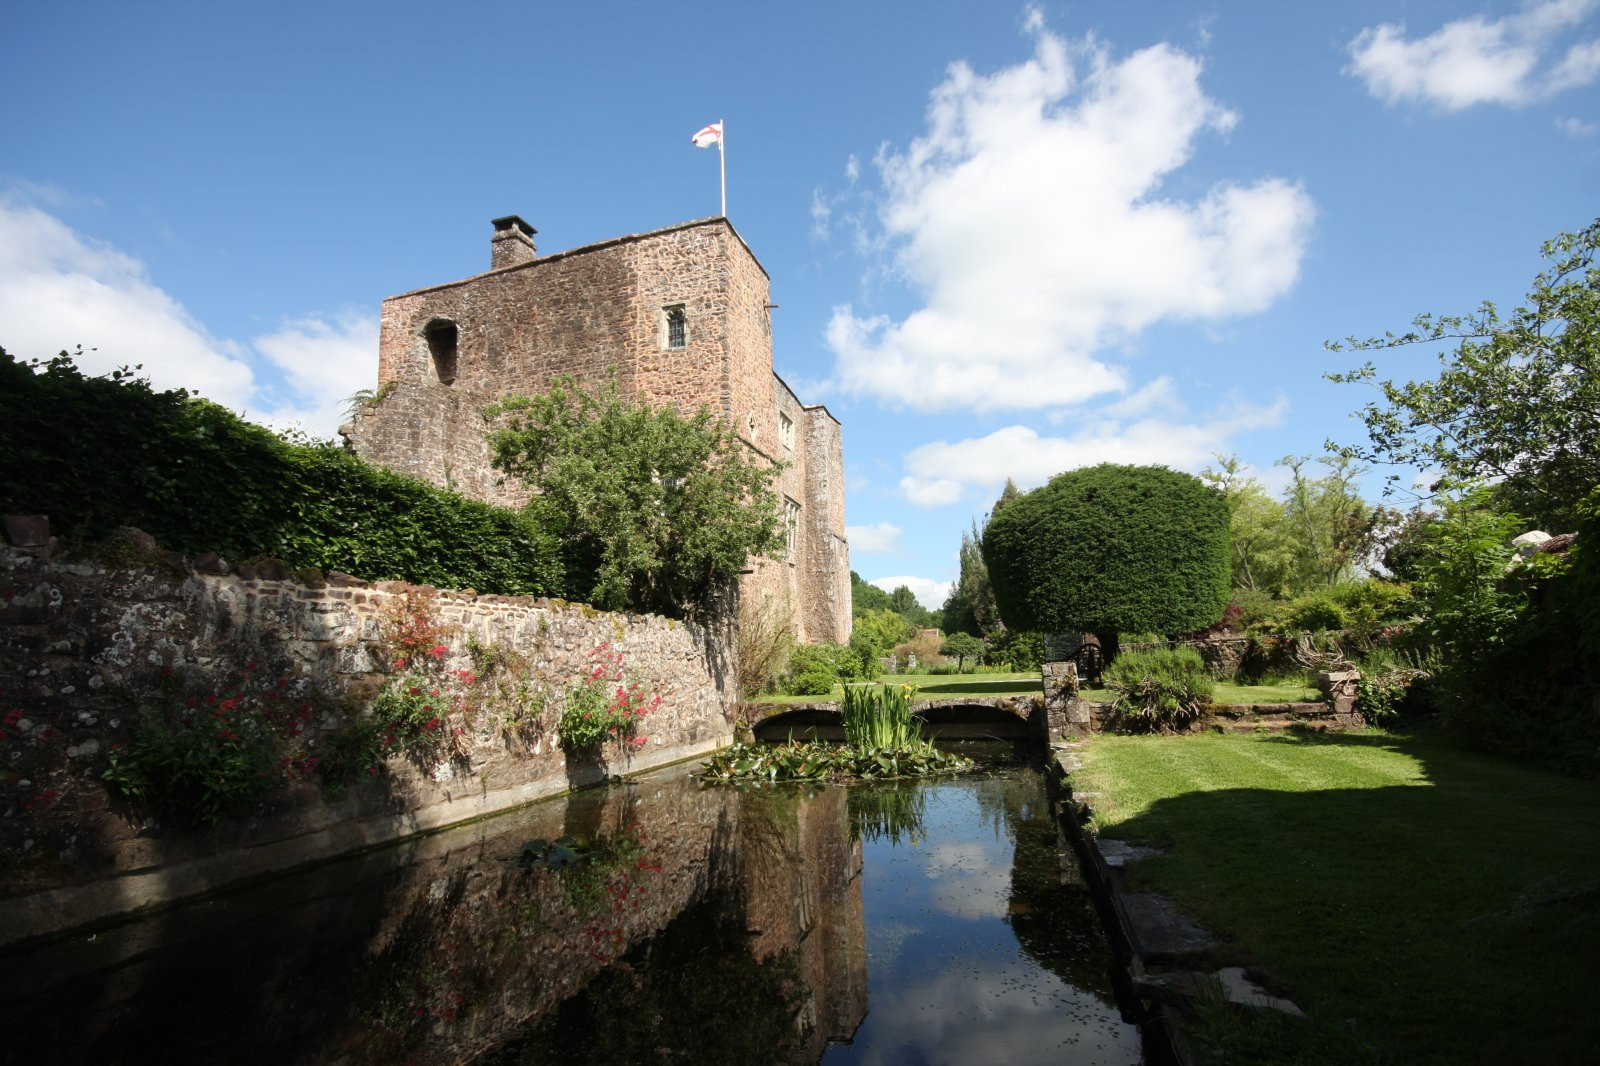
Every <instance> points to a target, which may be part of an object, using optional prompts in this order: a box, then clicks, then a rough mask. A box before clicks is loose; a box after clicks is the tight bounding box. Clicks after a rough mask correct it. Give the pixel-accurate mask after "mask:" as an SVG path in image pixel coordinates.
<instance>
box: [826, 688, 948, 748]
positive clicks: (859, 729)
mask: <svg viewBox="0 0 1600 1066" xmlns="http://www.w3.org/2000/svg"><path fill="white" fill-rule="evenodd" d="M916 695H917V690H916V687H915V686H914V685H846V686H845V689H844V702H843V704H842V707H841V718H842V720H843V725H844V735H845V738H846V739H847V740H848V741H849V742H850V746H851V747H853V748H860V749H862V750H865V751H873V750H889V751H897V750H901V749H909V748H916V747H919V746H921V745H924V744H927V743H928V741H927V740H926V739H924V738H923V735H922V723H921V722H920V721H918V720H917V719H916V718H914V717H912V714H911V701H912V700H914V699H915V698H916Z"/></svg>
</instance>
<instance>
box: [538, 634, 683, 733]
mask: <svg viewBox="0 0 1600 1066" xmlns="http://www.w3.org/2000/svg"><path fill="white" fill-rule="evenodd" d="M659 706H661V696H660V694H658V693H652V692H650V691H649V690H648V689H646V688H645V687H644V685H643V684H641V683H640V682H638V681H625V680H624V677H623V670H622V652H620V651H614V650H612V648H611V642H610V641H606V642H605V643H603V644H601V645H600V646H599V647H597V648H595V649H594V651H592V652H590V653H589V672H588V675H587V676H585V677H584V679H583V680H582V681H581V682H579V683H578V684H577V685H574V686H573V687H572V688H570V689H568V690H567V703H566V706H565V707H564V708H563V709H562V711H561V724H560V725H558V726H557V727H556V731H557V732H558V733H560V735H561V743H562V745H563V746H564V747H565V748H566V749H567V750H568V751H587V750H592V749H594V748H598V747H599V746H600V745H601V744H604V743H605V742H606V741H607V740H610V739H612V738H615V739H616V740H617V741H618V742H620V743H621V744H623V745H624V746H625V747H627V748H641V747H643V746H644V744H645V738H644V737H642V736H639V735H638V728H639V722H640V721H641V720H643V719H644V717H645V716H646V715H648V714H650V713H651V712H652V711H654V710H655V709H656V708H657V707H659Z"/></svg>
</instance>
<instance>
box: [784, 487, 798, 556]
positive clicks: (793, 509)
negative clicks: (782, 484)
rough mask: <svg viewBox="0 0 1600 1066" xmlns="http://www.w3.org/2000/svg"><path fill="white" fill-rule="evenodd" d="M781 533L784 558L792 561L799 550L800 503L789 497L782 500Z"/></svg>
mask: <svg viewBox="0 0 1600 1066" xmlns="http://www.w3.org/2000/svg"><path fill="white" fill-rule="evenodd" d="M783 535H784V551H785V558H787V559H788V560H789V562H791V563H792V562H794V561H795V556H796V555H798V554H799V551H800V505H799V504H798V503H795V502H794V501H793V500H790V499H785V500H784V501H783Z"/></svg>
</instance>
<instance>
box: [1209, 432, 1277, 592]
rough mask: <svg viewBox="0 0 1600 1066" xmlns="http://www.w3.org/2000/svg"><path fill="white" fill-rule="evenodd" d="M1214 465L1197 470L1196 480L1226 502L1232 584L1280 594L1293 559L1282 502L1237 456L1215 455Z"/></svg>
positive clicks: (1246, 588)
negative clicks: (1216, 466)
mask: <svg viewBox="0 0 1600 1066" xmlns="http://www.w3.org/2000/svg"><path fill="white" fill-rule="evenodd" d="M1217 465H1218V467H1219V468H1220V469H1212V468H1210V467H1207V468H1206V469H1205V470H1202V471H1201V472H1200V478H1201V480H1202V481H1204V482H1205V483H1206V484H1207V485H1210V486H1211V487H1212V488H1214V489H1216V490H1217V491H1218V492H1220V493H1222V496H1223V499H1225V500H1227V501H1228V514H1229V519H1228V533H1229V540H1230V542H1231V543H1232V546H1233V550H1232V555H1231V561H1232V574H1233V587H1234V588H1235V589H1242V590H1246V591H1249V592H1267V593H1271V594H1272V595H1275V596H1281V595H1284V594H1286V593H1287V592H1288V590H1289V586H1290V574H1292V573H1293V572H1294V569H1295V559H1294V547H1293V545H1292V544H1291V543H1290V536H1289V528H1288V527H1289V521H1288V516H1287V515H1285V513H1284V510H1283V504H1281V503H1279V502H1278V501H1277V500H1274V499H1273V498H1272V497H1271V496H1270V495H1268V494H1267V490H1266V487H1265V486H1264V485H1262V484H1261V482H1260V481H1258V480H1257V479H1255V478H1253V477H1250V476H1248V475H1246V474H1245V473H1244V469H1243V464H1242V463H1240V462H1239V458H1238V456H1235V455H1219V456H1217Z"/></svg>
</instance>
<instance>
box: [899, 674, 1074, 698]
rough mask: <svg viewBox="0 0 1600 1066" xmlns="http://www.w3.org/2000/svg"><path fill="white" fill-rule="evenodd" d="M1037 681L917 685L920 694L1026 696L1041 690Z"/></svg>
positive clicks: (958, 682)
mask: <svg viewBox="0 0 1600 1066" xmlns="http://www.w3.org/2000/svg"><path fill="white" fill-rule="evenodd" d="M1042 691H1043V688H1042V685H1041V683H1040V682H1039V681H1031V682H1030V681H1027V680H1025V679H1020V678H1014V679H1002V680H998V681H976V680H970V681H926V682H922V683H921V684H918V685H917V693H918V695H920V696H926V697H938V696H957V695H966V696H1027V695H1032V694H1036V693H1039V692H1042Z"/></svg>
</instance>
